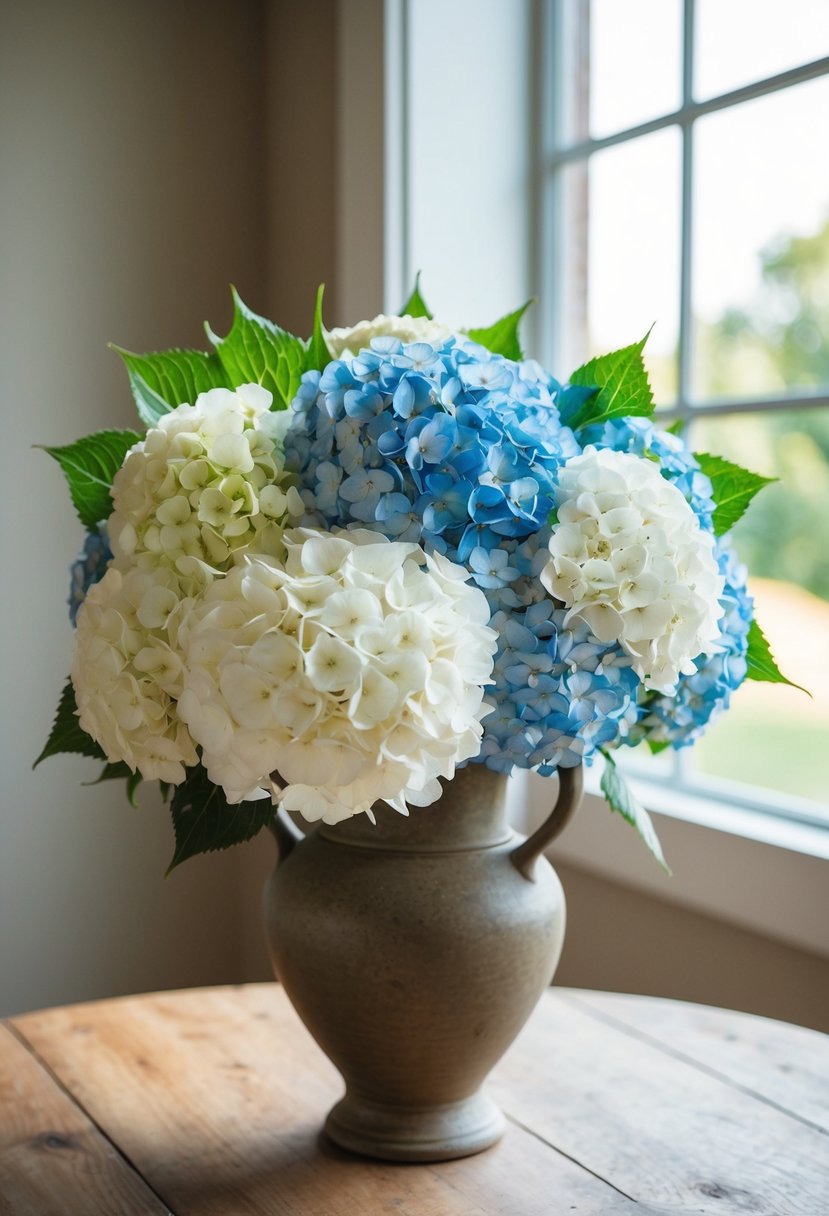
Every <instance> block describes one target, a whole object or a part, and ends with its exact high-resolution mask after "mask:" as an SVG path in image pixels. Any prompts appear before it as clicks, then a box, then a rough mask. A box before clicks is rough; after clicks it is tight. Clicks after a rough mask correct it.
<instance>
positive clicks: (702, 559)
mask: <svg viewBox="0 0 829 1216" xmlns="http://www.w3.org/2000/svg"><path fill="white" fill-rule="evenodd" d="M556 506H557V515H558V521H557V524H556V527H555V528H554V529H553V532H552V535H551V536H550V540H549V542H548V545H547V548H548V549H549V552H550V560H549V562H548V563H547V565H546V566H545V567H544V569H543V570H542V571H541V581H542V583H543V584H544V586H545V587H546V588H547V590H548V591H549V592H550V594H551V595H552V596H553V598H554V599H557V600H559V601H560V602H561V603H563V604H564V605H566V607H567V608H568V612H567V615H566V616H565V618H564V621H565V624H567V623H569V622H570V620H572V619H573V618H574V617H581V618H582V620H583V621H585V623H586V624H587V625H588V627H589V629H590V632H591V633H592V634H593V635H594V636H595V637H596V638H598V639H599V641H602V642H619V643H620V644H621V646H622V649H623V650H624V651H625V652H626V653H627V654H629V655H630V656H631V658H632V659H633V669H634V671H635V672H636V674H637V676H638V677H639V678H640V680H641V681H642V684H643V687H644V688H645V689H652V690H654V691H656V692H662V693H673V692H674V691H675V690H676V684H677V680H678V679H679V676H680V673H682V674H685V675H694V674H695V673H696V670H697V669H696V666H695V664H694V660H695V659H696V658H697V657H699V656H701V655H709V654H710V653H712V651H713V649H714V648H715V646H716V639H717V637H718V634H719V628H718V621H719V619H720V617H721V616H722V606H721V604H720V597H721V595H722V591H723V586H724V580H723V578H722V576H721V575H720V573H719V571H718V569H717V566H716V562H715V559H714V537H713V536H712V534H711V533H710V532H706V531H704V530H703V529H702V527H701V526H700V523H699V520H698V518H697V516H696V515H695V514H694V512H693V511H692V509H691V507H690V506H689V504H688V502H687V501H686V499H685V498H684V497H683V496H682V494H681V493H680V491H679V489H678V488H677V487H676V485H674V484H672V483H671V482H670V481H668V480H667V479H666V478H665V477H663V476H662V474H661V472H660V470H659V469H658V468H657V466H656V465H655V464H653V463H652V462H650V461H648V460H643V459H642V458H641V457H639V456H634V455H630V454H628V453H624V452H616V451H613V450H611V449H607V448H605V449H598V448H595V447H593V446H591V447H588V448H586V449H585V451H584V452H583V454H582V455H581V456H577V457H575V458H574V459H572V460H568V461H567V462H566V464H564V465H563V467H562V468H561V469H560V471H559V475H558V486H557V489H556Z"/></svg>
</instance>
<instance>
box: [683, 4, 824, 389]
mask: <svg viewBox="0 0 829 1216" xmlns="http://www.w3.org/2000/svg"><path fill="white" fill-rule="evenodd" d="M826 7H827V12H829V4H827V6H826ZM827 128H829V77H822V78H820V79H818V80H814V81H809V82H808V83H806V84H802V85H797V86H795V87H792V88H789V89H785V90H783V91H782V92H780V93H775V94H772V95H770V96H767V97H762V98H759V99H757V100H755V101H750V102H745V103H744V104H742V105H739V106H736V107H735V108H734V109H730V110H725V111H720V112H718V113H715V114H711V115H708V116H707V117H705V118H701V119H700V120H699V121H698V123H697V124H696V131H695V143H694V155H695V180H694V241H695V243H694V255H693V311H694V335H693V339H694V340H693V353H694V360H693V388H694V393H695V395H696V396H697V397H698V398H702V399H704V398H711V397H722V396H725V397H730V396H734V397H750V396H752V395H773V394H777V393H781V392H783V391H784V390H785V389H787V388H801V389H803V388H811V387H813V386H815V385H818V384H821V383H826V382H827V381H829V345H827V342H829V339H827V333H829V177H827V174H826V172H825V163H826V154H825V148H826V131H827Z"/></svg>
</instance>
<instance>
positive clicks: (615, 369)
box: [560, 331, 654, 431]
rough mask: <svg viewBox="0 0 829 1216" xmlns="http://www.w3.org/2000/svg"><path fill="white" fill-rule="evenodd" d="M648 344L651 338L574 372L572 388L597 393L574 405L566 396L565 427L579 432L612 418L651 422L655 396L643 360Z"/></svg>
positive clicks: (562, 418)
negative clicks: (643, 419)
mask: <svg viewBox="0 0 829 1216" xmlns="http://www.w3.org/2000/svg"><path fill="white" fill-rule="evenodd" d="M649 332H650V331H648V333H649ZM647 340H648V334H645V336H644V338H642V339H641V341H639V342H634V343H633V344H632V345H631V346H625V347H623V349H622V350H614V351H611V353H610V354H608V355H599V356H598V358H596V359H591V360H590V361H589V362H588V363H585V364H584V365H583V366H582V367H579V368H577V369H576V371H574V372H573V374H572V376H571V377H570V383H571V384H572V385H575V386H576V387H581V388H595V389H596V390H597V392H595V393H594V394H593V395H592V396H590V397H589V398H588V399H587V400H586V401H582V402H581V403H577V402H573V403H572V405H571V404H570V403H568V402H567V401H566V397H565V396H564V395H563V405H564V408H563V409H562V414H561V420H562V422H563V423H564V424H565V425H566V426H569V427H571V428H572V429H573V430H574V431H577V430H580V429H581V428H582V427H585V426H593V425H594V424H595V423H601V422H608V421H610V419H611V418H626V417H628V416H629V415H639V416H643V417H646V418H649V417H650V416H651V414H653V410H654V405H653V392H652V391H651V386H650V382H649V380H648V373H647V372H646V371H645V362H644V360H643V358H642V351H643V350H644V347H645V343H646V342H647ZM560 408H561V407H560Z"/></svg>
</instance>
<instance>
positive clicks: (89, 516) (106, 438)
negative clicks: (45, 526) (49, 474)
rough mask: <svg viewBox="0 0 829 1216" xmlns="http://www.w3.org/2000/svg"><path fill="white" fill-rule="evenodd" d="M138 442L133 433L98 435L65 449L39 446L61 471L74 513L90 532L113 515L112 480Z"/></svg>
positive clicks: (67, 446)
mask: <svg viewBox="0 0 829 1216" xmlns="http://www.w3.org/2000/svg"><path fill="white" fill-rule="evenodd" d="M140 438H141V436H140V435H139V434H138V433H137V432H136V431H98V432H97V433H96V434H95V435H87V437H86V438H85V439H78V440H77V441H76V442H75V443H69V444H67V445H66V447H60V448H49V447H45V446H44V445H42V444H41V445H39V446H41V447H43V451H44V452H48V453H49V455H50V456H54V458H55V460H56V461H57V462H58V464H59V465H60V467H61V468H62V469H63V471H64V473H65V475H66V480H67V481H68V482H69V493H70V494H71V496H72V502H73V503H74V505H75V510H76V511H77V512H78V515H79V516H80V518H81V523H82V524H84V525H85V526H86V527H87V528H88V529H89V531H90V532H91V531H93V530H94V529H95V528H96V527H97V525H98V524H99V523H100V521H101V520H102V519H107V518H108V517H109V516H110V514H111V513H112V499H111V497H110V490H111V489H112V479H113V477H114V476H115V474H116V473H117V472H118V470H119V469H120V467H121V465H122V464H123V462H124V457H125V456H126V454H127V452H128V451H129V450H130V448H131V447H132V446H133V444H135V443H138V441H139V439H140Z"/></svg>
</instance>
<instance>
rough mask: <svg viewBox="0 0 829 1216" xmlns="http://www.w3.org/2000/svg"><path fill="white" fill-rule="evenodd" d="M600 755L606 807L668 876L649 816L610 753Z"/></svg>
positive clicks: (602, 788)
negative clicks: (631, 832) (628, 825)
mask: <svg viewBox="0 0 829 1216" xmlns="http://www.w3.org/2000/svg"><path fill="white" fill-rule="evenodd" d="M602 755H603V756H604V760H605V766H604V772H603V773H602V780H601V790H602V793H603V794H604V796H605V798H606V799H607V805H608V806H609V807H610V809H611V811H615V812H616V813H617V814H618V815H621V816H622V818H623V819H624V820H626V821H627V822H628V823H629V824H630V825H631V827H633V828H635V829H636V831H637V832H638V833H639V836H640V837H641V839H642V840H643V842H644V843H645V845H646V847H647V848H648V849H649V850H650V851H651V853H652V854H653V855H654V857H655V858H656V860H657V861H658V862H659V864H660V865H661V866H662V869H663V870H664V871H665V872H666V873H667V874H670V872H671V871H670V870H669V869H668V863H667V862H666V861H665V855H664V854H663V852H662V845H661V844H660V843H659V837H658V836H657V834H656V828H655V827H654V826H653V821H652V820H651V817H650V815H649V814H648V812H647V811H646V810H645V808H644V807H643V806H642V804H641V802H639V800H638V799H637V798H636V796H635V794H634V793H633V791H632V790H631V789H630V787H629V786H628V783H627V782H626V781H625V779H624V777H623V776H622V774H621V772H620V771H619V769H618V768H617V767H616V762H615V760H614V759H613V757H612V756H611V755H610V753H609V752H606V751H602Z"/></svg>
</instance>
